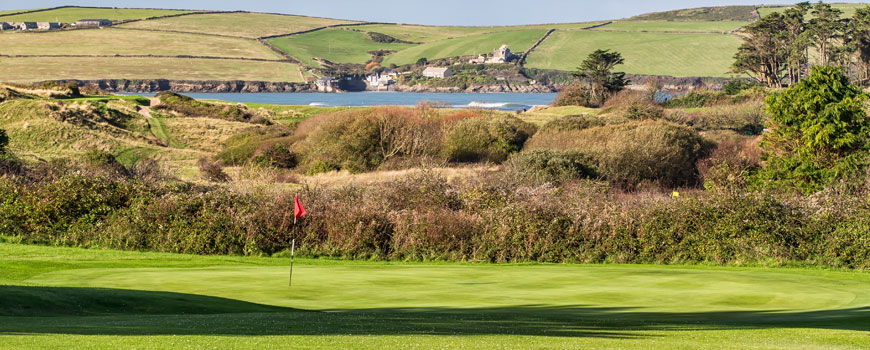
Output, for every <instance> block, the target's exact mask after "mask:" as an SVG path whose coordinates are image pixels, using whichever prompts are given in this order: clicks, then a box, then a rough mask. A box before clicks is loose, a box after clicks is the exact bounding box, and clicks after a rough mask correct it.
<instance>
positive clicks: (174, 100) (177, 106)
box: [153, 91, 271, 125]
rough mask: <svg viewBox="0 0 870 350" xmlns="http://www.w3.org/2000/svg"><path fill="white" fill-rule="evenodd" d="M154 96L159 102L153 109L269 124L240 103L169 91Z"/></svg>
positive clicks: (264, 118) (188, 115)
mask: <svg viewBox="0 0 870 350" xmlns="http://www.w3.org/2000/svg"><path fill="white" fill-rule="evenodd" d="M156 97H157V98H158V99H160V104H159V105H157V106H154V107H153V109H155V110H161V111H170V112H175V113H178V114H181V115H183V116H186V117H197V118H214V119H224V120H231V121H237V122H246V123H252V124H264V125H269V124H271V122H270V121H269V119H268V118H266V117H264V116H262V115H260V114H258V113H257V112H255V111H252V110H249V109H248V108H247V107H245V106H244V105H241V104H239V105H229V104H218V103H207V102H202V101H197V100H195V99H192V98H190V97H187V96H184V95H179V94H176V93H174V92H171V91H163V92H160V93H158V94H157V96H156Z"/></svg>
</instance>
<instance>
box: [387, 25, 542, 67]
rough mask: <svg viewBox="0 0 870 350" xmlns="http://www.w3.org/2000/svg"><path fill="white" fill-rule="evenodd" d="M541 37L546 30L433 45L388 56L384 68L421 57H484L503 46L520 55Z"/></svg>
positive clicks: (451, 40)
mask: <svg viewBox="0 0 870 350" xmlns="http://www.w3.org/2000/svg"><path fill="white" fill-rule="evenodd" d="M544 33H546V30H523V31H512V32H500V33H490V34H481V35H473V36H466V37H461V38H455V39H447V40H442V41H436V42H432V43H428V44H423V45H418V46H414V47H411V48H409V49H405V50H402V51H399V52H397V53H394V54H392V55H390V56H387V58H386V59H385V60H384V64H385V65H389V64H391V63H395V64H400V65H401V64H411V63H415V62H417V60H418V59H420V58H422V57H425V58H427V59H430V60H432V59H438V58H447V57H454V56H476V55H479V54H483V53H487V54H491V53H492V51H493V50H495V49H497V48H499V47H500V46H501V45H503V44H506V45H508V47H510V49H511V51H514V52H522V51H525V50H527V49H528V48H530V47H531V46H532V45H534V44H535V42H537V41H538V40H539V39H540V38H541V37H542V36H543V35H544Z"/></svg>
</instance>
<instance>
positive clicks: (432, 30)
mask: <svg viewBox="0 0 870 350" xmlns="http://www.w3.org/2000/svg"><path fill="white" fill-rule="evenodd" d="M600 23H602V22H588V23H558V24H539V25H526V26H492V27H471V26H469V27H459V26H424V25H413V24H369V25H364V26H359V27H355V29H359V30H362V31H367V32H377V33H382V34H387V35H389V36H392V37H394V38H397V39H401V40H405V41H410V42H416V43H430V42H434V41H440V40H445V39H452V38H459V37H465V36H471V35H480V34H487V33H498V32H512V31H517V30H532V29H538V30H539V29H550V28H559V29H579V28H586V27H590V26H594V25H596V24H600Z"/></svg>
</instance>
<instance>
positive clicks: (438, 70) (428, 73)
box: [423, 67, 453, 78]
mask: <svg viewBox="0 0 870 350" xmlns="http://www.w3.org/2000/svg"><path fill="white" fill-rule="evenodd" d="M423 76H424V77H427V78H447V77H450V76H453V71H451V70H450V68H445V67H429V68H426V69H424V70H423Z"/></svg>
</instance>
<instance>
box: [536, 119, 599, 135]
mask: <svg viewBox="0 0 870 350" xmlns="http://www.w3.org/2000/svg"><path fill="white" fill-rule="evenodd" d="M604 125H607V122H606V121H605V120H604V119H603V118H600V117H596V116H591V115H566V116H564V117H560V118H558V119H553V120H551V121H549V122H547V123H546V124H544V126H542V127H541V128H540V129H539V130H538V133H540V134H546V133H551V132H560V131H572V130H583V129H588V128H592V127H597V126H604Z"/></svg>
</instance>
